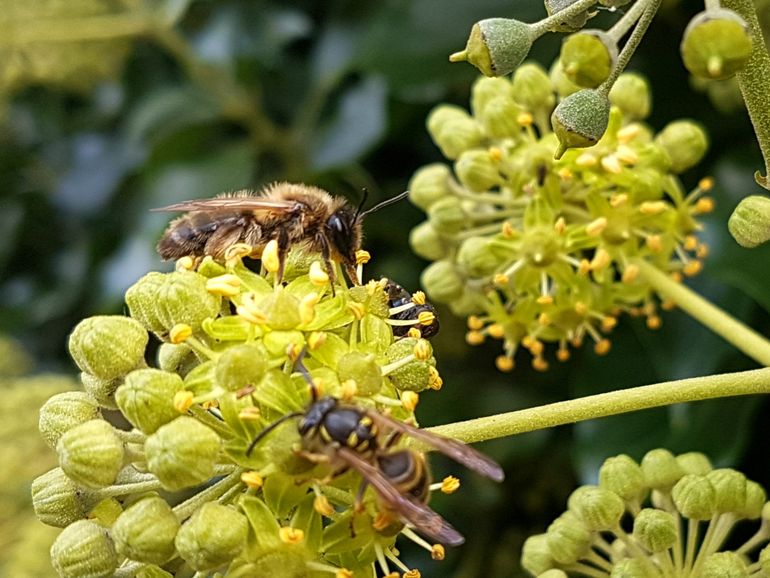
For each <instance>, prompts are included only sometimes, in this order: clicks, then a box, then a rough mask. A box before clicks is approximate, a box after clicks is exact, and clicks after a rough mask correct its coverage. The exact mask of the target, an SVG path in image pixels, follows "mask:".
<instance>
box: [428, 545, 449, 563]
mask: <svg viewBox="0 0 770 578" xmlns="http://www.w3.org/2000/svg"><path fill="white" fill-rule="evenodd" d="M445 555H446V552H445V551H444V547H443V546H442V545H441V544H433V546H432V547H431V549H430V557H431V558H433V559H434V560H443V559H444V556H445Z"/></svg>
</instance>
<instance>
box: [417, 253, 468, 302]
mask: <svg viewBox="0 0 770 578" xmlns="http://www.w3.org/2000/svg"><path fill="white" fill-rule="evenodd" d="M420 285H421V286H422V287H424V288H425V292H426V293H427V294H428V295H429V296H430V298H431V300H433V301H435V302H437V303H451V302H452V301H454V300H455V299H457V298H458V297H460V296H461V295H462V294H463V288H464V285H465V281H464V280H463V278H462V276H460V274H459V273H458V272H457V269H456V268H455V266H454V264H453V263H452V262H451V261H447V260H441V261H435V262H434V263H431V264H430V265H428V267H426V268H425V270H424V271H423V272H422V275H420Z"/></svg>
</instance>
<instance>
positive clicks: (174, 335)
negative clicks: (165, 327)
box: [168, 323, 193, 345]
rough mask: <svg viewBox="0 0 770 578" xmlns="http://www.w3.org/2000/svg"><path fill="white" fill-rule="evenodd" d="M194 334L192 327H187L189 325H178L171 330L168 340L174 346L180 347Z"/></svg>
mask: <svg viewBox="0 0 770 578" xmlns="http://www.w3.org/2000/svg"><path fill="white" fill-rule="evenodd" d="M192 334H193V330H192V327H190V326H189V325H187V323H177V324H176V325H174V326H173V327H172V328H171V331H169V332H168V340H169V341H170V342H171V343H173V344H174V345H179V344H180V343H184V342H185V341H187V339H188V338H189V337H191V336H192Z"/></svg>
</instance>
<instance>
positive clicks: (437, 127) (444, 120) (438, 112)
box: [425, 104, 473, 139]
mask: <svg viewBox="0 0 770 578" xmlns="http://www.w3.org/2000/svg"><path fill="white" fill-rule="evenodd" d="M455 121H470V122H473V118H472V117H471V115H469V114H468V111H466V110H465V109H464V108H461V107H459V106H457V105H454V104H439V105H438V106H436V107H435V108H434V109H433V110H431V111H430V114H429V115H428V118H427V119H426V120H425V126H427V127H428V132H429V133H430V135H431V136H432V137H433V138H434V139H435V138H436V135H437V134H438V133H440V132H441V131H442V129H443V128H444V126H445V125H447V124H449V123H452V122H455Z"/></svg>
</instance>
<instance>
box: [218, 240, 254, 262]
mask: <svg viewBox="0 0 770 578" xmlns="http://www.w3.org/2000/svg"><path fill="white" fill-rule="evenodd" d="M253 250H254V247H252V246H251V245H247V244H246V243H235V244H234V245H230V246H229V247H228V248H227V249H225V255H224V257H225V264H226V265H229V266H232V265H235V263H237V262H238V261H240V260H241V259H243V258H244V257H247V256H248V255H251V252H252V251H253Z"/></svg>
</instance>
